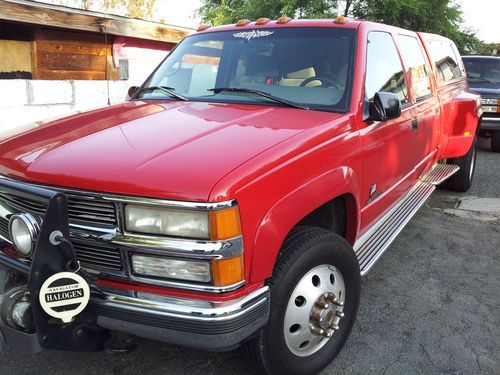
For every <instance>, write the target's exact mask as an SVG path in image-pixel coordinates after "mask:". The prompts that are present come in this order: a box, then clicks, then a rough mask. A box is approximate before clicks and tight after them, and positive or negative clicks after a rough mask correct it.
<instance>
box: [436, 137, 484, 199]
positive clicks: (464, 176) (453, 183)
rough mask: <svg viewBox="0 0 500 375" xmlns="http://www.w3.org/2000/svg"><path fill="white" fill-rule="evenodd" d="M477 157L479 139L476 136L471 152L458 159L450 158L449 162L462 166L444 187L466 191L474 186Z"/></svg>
mask: <svg viewBox="0 0 500 375" xmlns="http://www.w3.org/2000/svg"><path fill="white" fill-rule="evenodd" d="M476 159H477V139H476V138H474V141H473V142H472V145H471V147H470V149H469V152H467V154H465V155H464V156H462V157H459V158H456V159H448V162H447V163H448V164H455V165H458V166H459V167H460V170H459V171H458V172H457V173H455V174H454V175H453V176H451V177H450V178H449V179H448V180H446V182H445V183H444V187H445V188H446V189H450V190H456V191H461V192H466V191H467V190H469V189H470V187H471V186H472V180H473V179H474V171H475V170H476Z"/></svg>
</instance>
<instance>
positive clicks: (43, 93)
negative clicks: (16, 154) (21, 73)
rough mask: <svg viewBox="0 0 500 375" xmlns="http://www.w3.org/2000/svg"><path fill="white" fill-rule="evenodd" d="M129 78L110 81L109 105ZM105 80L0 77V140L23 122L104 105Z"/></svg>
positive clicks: (123, 92) (121, 96) (122, 92)
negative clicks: (5, 78)
mask: <svg viewBox="0 0 500 375" xmlns="http://www.w3.org/2000/svg"><path fill="white" fill-rule="evenodd" d="M131 84H132V83H131V82H130V81H110V82H109V97H110V101H111V104H116V103H120V102H123V101H124V100H125V99H126V95H127V90H128V88H129V86H130V85H131ZM107 103H108V98H107V83H106V81H77V80H68V81H43V80H22V79H13V80H0V139H2V138H5V137H6V136H8V135H10V134H12V133H14V132H17V131H21V130H22V129H23V128H25V127H26V125H27V124H29V123H33V122H39V121H46V120H47V119H50V118H54V117H60V116H64V115H66V114H71V113H74V112H78V111H85V110H89V109H93V108H97V107H102V106H106V105H107Z"/></svg>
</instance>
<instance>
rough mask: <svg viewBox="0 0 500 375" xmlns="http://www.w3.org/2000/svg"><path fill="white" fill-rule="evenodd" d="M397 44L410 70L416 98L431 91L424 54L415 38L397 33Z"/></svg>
mask: <svg viewBox="0 0 500 375" xmlns="http://www.w3.org/2000/svg"><path fill="white" fill-rule="evenodd" d="M399 44H400V46H401V52H402V54H403V59H404V60H405V61H406V65H407V66H408V68H409V70H410V76H411V83H412V87H413V94H414V95H415V98H416V99H417V100H418V99H420V98H423V97H424V96H427V95H429V94H430V93H431V83H430V79H429V72H428V71H427V65H426V64H425V58H424V54H423V52H422V49H421V48H420V44H419V43H418V40H417V38H415V37H413V36H407V35H399Z"/></svg>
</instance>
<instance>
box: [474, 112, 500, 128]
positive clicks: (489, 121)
mask: <svg viewBox="0 0 500 375" xmlns="http://www.w3.org/2000/svg"><path fill="white" fill-rule="evenodd" d="M479 129H480V130H500V117H493V116H491V117H490V116H488V115H487V114H483V117H482V118H481V123H480V125H479Z"/></svg>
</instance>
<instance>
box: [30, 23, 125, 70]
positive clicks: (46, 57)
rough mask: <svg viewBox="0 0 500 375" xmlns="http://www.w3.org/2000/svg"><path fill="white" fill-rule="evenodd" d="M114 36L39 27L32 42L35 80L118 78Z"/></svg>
mask: <svg viewBox="0 0 500 375" xmlns="http://www.w3.org/2000/svg"><path fill="white" fill-rule="evenodd" d="M112 42H113V36H108V40H107V44H106V43H105V38H104V36H103V35H99V34H93V33H80V32H73V31H67V30H64V31H60V30H52V29H37V30H35V32H34V36H33V41H32V66H33V78H34V79H55V80H67V79H79V80H80V79H81V80H104V79H106V75H107V76H108V77H107V78H108V79H110V80H118V79H119V78H120V72H119V69H118V68H115V67H114V66H113V62H112Z"/></svg>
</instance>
